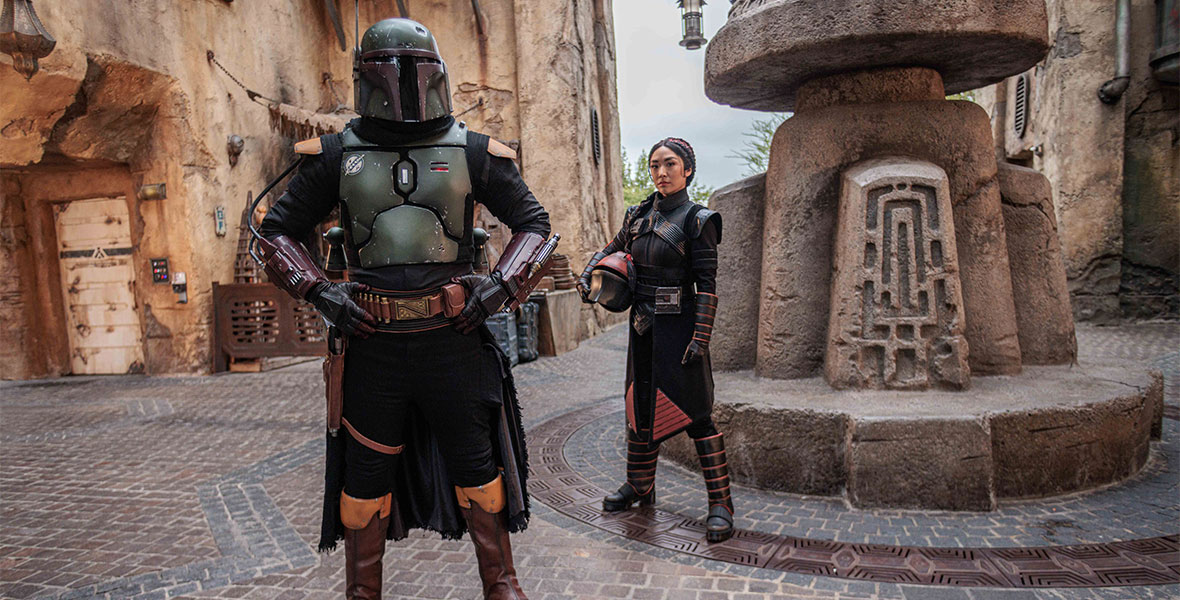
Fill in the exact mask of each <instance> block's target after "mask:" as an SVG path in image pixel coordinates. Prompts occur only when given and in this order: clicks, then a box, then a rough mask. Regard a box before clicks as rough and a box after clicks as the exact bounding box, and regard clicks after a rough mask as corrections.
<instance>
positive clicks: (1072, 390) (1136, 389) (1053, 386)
mask: <svg viewBox="0 0 1180 600" xmlns="http://www.w3.org/2000/svg"><path fill="white" fill-rule="evenodd" d="M715 377H716V389H717V392H718V397H717V403H716V405H715V407H714V411H713V418H714V420H715V421H716V423H717V426H718V428H719V429H720V430H721V431H723V432H724V433H725V434H726V441H727V444H726V445H727V447H728V449H729V461H730V471H731V473H732V475H733V477H734V479H735V480H736V481H737V482H739V483H742V484H745V485H749V486H752V487H759V488H763V489H771V490H780V491H787V492H793V493H799V494H809V495H822V496H839V495H844V496H846V497H847V499H848V501H849V502H850V503H851V504H852V505H853V506H855V507H863V508H868V507H882V508H887V507H895V508H926V509H945V510H975V511H988V510H993V509H995V507H996V500H997V499H1002V498H1026V497H1042V496H1050V495H1056V494H1064V493H1068V492H1072V491H1078V490H1084V489H1090V488H1095V487H1098V486H1102V485H1105V484H1109V483H1113V482H1117V481H1121V480H1123V479H1126V478H1127V477H1130V476H1131V475H1133V474H1135V473H1136V472H1137V471H1138V470H1139V469H1140V468H1141V467H1143V465H1144V464H1145V463H1146V461H1147V458H1148V455H1149V452H1150V440H1151V439H1152V438H1155V439H1158V438H1159V432H1160V422H1161V419H1162V416H1163V379H1162V376H1161V375H1160V374H1159V373H1155V372H1148V371H1147V370H1146V369H1145V368H1141V367H1140V368H1128V367H1126V366H1078V365H1075V366H1073V367H1069V366H1055V367H1026V368H1025V369H1024V372H1023V373H1022V374H1020V375H1015V376H993V377H975V378H973V379H972V382H971V385H972V387H971V389H970V390H968V391H964V392H938V391H930V392H896V391H838V390H834V389H832V388H830V387H829V386H828V385H827V383H825V382H824V380H823V379H821V378H814V379H796V380H771V379H762V378H758V377H755V376H754V375H753V373H752V372H751V371H741V372H733V373H717V374H716V375H715ZM663 448H664V455H665V456H667V457H669V458H671V459H672V460H674V461H676V462H678V463H680V464H682V465H685V466H688V467H691V468H697V467H696V463H697V459H696V454H695V451H694V450H693V448H692V446H691V442H690V441H689V440H688V439H687V438H686V437H685V436H677V437H676V438H673V439H672V440H669V441H668V442H665V444H664V446H663Z"/></svg>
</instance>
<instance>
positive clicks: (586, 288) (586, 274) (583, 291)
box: [577, 250, 606, 304]
mask: <svg viewBox="0 0 1180 600" xmlns="http://www.w3.org/2000/svg"><path fill="white" fill-rule="evenodd" d="M604 258H606V253H605V252H603V251H601V250H599V251H598V252H595V253H594V256H592V257H591V258H590V262H588V263H586V268H585V269H582V275H581V276H580V277H578V284H577V287H578V295H579V296H581V297H582V302H585V303H586V304H593V303H594V301H593V300H591V299H590V273H591V272H592V271H593V270H594V265H597V264H598V261H600V260H602V259H604Z"/></svg>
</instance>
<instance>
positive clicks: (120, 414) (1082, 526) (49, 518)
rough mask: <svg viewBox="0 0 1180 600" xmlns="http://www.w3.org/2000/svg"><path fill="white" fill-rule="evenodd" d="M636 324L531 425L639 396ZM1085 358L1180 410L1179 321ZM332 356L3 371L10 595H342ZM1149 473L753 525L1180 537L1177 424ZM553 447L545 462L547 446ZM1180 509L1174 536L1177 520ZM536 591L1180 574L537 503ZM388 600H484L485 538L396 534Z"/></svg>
mask: <svg viewBox="0 0 1180 600" xmlns="http://www.w3.org/2000/svg"><path fill="white" fill-rule="evenodd" d="M623 333H624V332H623V331H621V330H619V329H615V330H612V331H611V332H608V333H607V334H605V335H603V336H600V337H598V338H596V339H595V340H592V341H590V342H588V343H585V344H583V345H582V347H581V348H579V349H578V350H576V351H575V352H572V353H569V354H566V355H563V356H561V357H556V358H548V359H542V360H539V361H537V362H534V363H530V364H527V365H522V366H521V367H518V368H517V370H516V373H517V383H518V386H519V388H520V392H521V398H522V403H523V406H524V410H525V416H526V427H527V428H528V429H529V430H530V431H534V432H536V431H537V430H538V428H539V427H542V426H544V424H545V423H546V422H548V421H550V420H551V419H554V418H556V417H560V416H562V415H567V414H569V413H571V412H572V411H576V410H581V409H585V408H588V407H594V406H602V405H604V404H612V405H616V406H619V407H621V401H620V398H619V396H620V394H619V391H620V389H621V387H622V384H621V381H622V369H623V361H622V353H623V352H625V350H626V348H625V344H626V338H625V336H624V335H623ZM1078 339H1079V345H1080V348H1081V353H1080V354H1081V356H1080V359H1081V360H1082V361H1083V362H1085V361H1087V360H1104V361H1108V362H1109V361H1125V362H1126V363H1127V364H1128V365H1144V364H1150V365H1152V366H1154V367H1155V368H1158V369H1161V370H1162V371H1164V372H1165V377H1166V390H1165V397H1166V401H1167V402H1168V403H1169V414H1170V415H1171V416H1176V415H1177V413H1176V411H1177V408H1176V407H1177V406H1178V405H1180V394H1178V393H1177V392H1178V387H1177V381H1178V379H1180V352H1177V348H1178V347H1180V344H1178V343H1177V342H1178V341H1180V325H1177V324H1147V325H1135V326H1126V327H1119V328H1096V327H1088V326H1081V327H1079V330H1078ZM321 397H322V396H321V383H320V375H319V367H318V363H316V362H308V363H303V364H300V365H295V366H292V367H287V368H284V369H281V370H278V371H273V372H269V373H262V374H232V375H218V376H210V377H188V378H183V377H182V378H163V377H151V378H149V377H141V376H127V377H76V378H64V379H58V380H46V381H31V382H5V383H0V422H2V423H3V427H2V428H0V597H2V598H33V597H42V598H91V597H98V598H127V597H139V598H166V597H190V598H196V597H201V598H334V597H339V596H340V595H341V594H340V589H341V587H342V581H343V553H341V552H336V553H333V554H329V555H320V554H316V553H314V552H313V551H312V544H313V543H314V541H315V539H316V537H317V534H318V523H319V497H320V495H321V489H320V485H321V481H322V453H321V450H322V443H323V442H322V438H321V436H322V415H321V411H322V403H321V401H320V398H321ZM605 414H606V416H604V417H601V418H599V419H597V420H594V421H593V422H591V423H590V424H589V425H588V426H586V427H584V428H582V429H580V430H579V431H577V432H576V434H575V435H573V436H572V437H570V439H569V440H568V442H567V443H566V446H565V455H566V458H567V459H568V460H569V463H570V465H571V466H572V467H574V468H575V469H576V470H577V471H578V472H579V474H581V475H583V476H584V477H586V478H588V479H590V480H592V481H593V482H595V483H596V484H600V485H601V486H602V487H613V485H614V484H615V481H614V479H613V477H614V476H615V474H618V473H621V471H622V466H621V456H620V455H619V452H618V450H619V448H621V447H622V446H621V442H620V437H619V436H620V433H621V427H618V425H617V424H618V423H619V422H620V419H619V418H618V416H617V415H616V414H615V413H614V412H613V411H609V410H608V411H607V412H606V413H605ZM1165 423H1166V431H1165V441H1164V442H1163V443H1161V444H1157V445H1156V447H1155V448H1154V449H1153V456H1152V460H1151V463H1150V464H1149V466H1148V467H1147V468H1146V469H1145V470H1144V471H1143V472H1142V473H1140V474H1139V475H1137V476H1136V477H1135V478H1134V479H1133V480H1132V481H1131V482H1130V483H1128V484H1125V485H1121V486H1115V487H1112V488H1108V489H1106V490H1100V491H1097V492H1091V493H1086V494H1077V495H1073V496H1068V497H1064V498H1058V499H1053V500H1049V501H1039V502H1031V501H1028V502H1020V503H1003V506H1001V508H1000V510H998V511H996V512H995V513H988V514H985V515H981V514H978V513H976V514H966V515H963V514H953V513H936V512H923V511H856V510H852V509H848V508H846V507H844V506H843V505H842V503H839V502H835V501H833V500H831V499H825V498H806V497H799V496H792V495H789V494H768V493H764V492H758V491H755V490H749V489H742V488H739V489H737V490H736V491H735V498H736V499H737V502H738V510H739V511H740V516H741V518H740V520H739V525H740V526H741V527H743V528H746V529H751V530H757V531H765V532H769V533H782V534H787V535H794V536H802V537H808V538H813V539H817V540H841V541H876V542H883V543H900V544H912V545H921V546H956V545H959V546H962V545H971V546H1027V547H1036V546H1045V545H1058V544H1068V543H1082V542H1107V541H1113V540H1130V539H1136V538H1141V537H1146V536H1150V535H1163V534H1168V533H1176V532H1177V531H1180V522H1178V521H1180V520H1178V519H1177V516H1178V512H1177V511H1178V509H1177V505H1178V504H1180V500H1178V495H1177V482H1178V481H1180V471H1178V470H1177V465H1178V464H1180V463H1178V456H1177V440H1176V436H1177V433H1180V432H1178V431H1177V429H1178V428H1180V427H1178V424H1177V422H1176V421H1175V419H1169V420H1168V421H1166V422H1165ZM534 460H537V459H536V457H534ZM696 477H697V476H696V474H694V473H690V472H688V471H685V470H682V469H679V468H677V467H674V466H671V465H670V464H668V463H665V464H662V465H661V471H660V481H661V494H662V496H661V499H660V508H661V509H664V510H666V511H670V512H673V513H678V514H682V515H685V516H689V517H700V516H701V515H700V513H702V512H703V508H704V507H703V503H704V500H703V494H704V493H703V490H698V489H697V488H698V487H699V486H698V483H697V481H698V480H697V478H696ZM1169 523H1170V524H1171V528H1170V529H1169V527H1168V525H1169ZM513 541H514V546H515V548H516V555H517V565H518V568H519V572H520V575H521V578H522V582H523V585H524V587H525V589H526V591H527V592H529V594H530V597H532V598H534V599H542V600H544V599H549V598H666V599H680V598H685V599H701V600H706V599H712V598H733V599H735V600H748V599H754V598H905V599H908V600H916V599H924V598H930V599H949V600H957V599H1001V598H1003V599H1012V598H1170V597H1177V596H1180V586H1177V585H1161V586H1148V587H1137V588H1128V587H1123V588H1085V589H1066V588H1061V589H1047V590H1044V589H1042V590H1011V589H1008V590H1005V589H987V588H978V589H973V588H949V587H932V586H904V585H894V584H877V583H866V582H858V581H850V580H844V579H838V578H832V577H810V576H803V575H798V574H791V573H786V574H784V573H781V572H777V571H769V570H765V569H754V568H749V567H741V566H739V565H733V564H729V563H723V562H717V561H712V560H704V559H699V558H696V557H691V556H688V555H684V554H679V553H676V552H672V551H669V550H666V549H662V548H656V547H654V546H651V545H648V544H645V543H642V542H638V541H634V540H630V539H627V538H625V537H623V536H620V535H616V534H612V533H608V532H605V531H602V530H600V529H597V528H594V527H592V526H591V525H588V524H586V523H582V522H579V521H577V520H574V519H571V518H569V517H567V516H565V515H563V514H560V513H559V512H557V511H555V510H553V509H551V508H549V507H547V506H545V505H544V504H542V503H540V502H534V520H533V523H532V526H531V527H530V528H529V530H528V531H526V532H524V533H522V534H520V535H517V536H514V540H513ZM385 564H386V581H387V588H386V597H388V598H476V597H478V596H479V590H478V588H477V586H478V581H477V575H476V572H475V561H474V557H473V555H472V552H471V550H470V544H469V542H467V541H465V540H463V541H458V542H455V541H444V540H440V539H438V538H437V536H434V535H432V534H427V533H423V532H417V533H415V534H414V535H412V536H411V538H410V539H408V540H405V541H403V542H399V543H396V544H391V545H390V546H389V550H388V551H387V557H386V561H385Z"/></svg>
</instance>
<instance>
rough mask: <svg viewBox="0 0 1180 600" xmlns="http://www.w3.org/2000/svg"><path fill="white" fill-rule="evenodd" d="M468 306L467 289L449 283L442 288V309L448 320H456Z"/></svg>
mask: <svg viewBox="0 0 1180 600" xmlns="http://www.w3.org/2000/svg"><path fill="white" fill-rule="evenodd" d="M466 305H467V288H465V287H463V286H462V285H459V284H458V283H448V284H446V285H444V286H442V309H443V315H444V316H445V317H446V318H448V319H454V318H455V317H457V316H459V313H461V312H463V307H464V306H466Z"/></svg>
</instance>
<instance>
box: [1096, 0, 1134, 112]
mask: <svg viewBox="0 0 1180 600" xmlns="http://www.w3.org/2000/svg"><path fill="white" fill-rule="evenodd" d="M1130 84H1131V0H1116V3H1115V12H1114V78H1113V79H1109V80H1107V82H1106V83H1104V84H1102V87H1099V88H1098V98H1099V99H1100V100H1102V101H1103V102H1105V103H1106V104H1114V103H1116V102H1118V101H1119V99H1120V98H1122V97H1123V93H1125V92H1126V91H1127V86H1129V85H1130Z"/></svg>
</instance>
